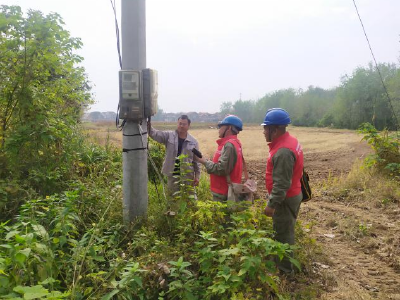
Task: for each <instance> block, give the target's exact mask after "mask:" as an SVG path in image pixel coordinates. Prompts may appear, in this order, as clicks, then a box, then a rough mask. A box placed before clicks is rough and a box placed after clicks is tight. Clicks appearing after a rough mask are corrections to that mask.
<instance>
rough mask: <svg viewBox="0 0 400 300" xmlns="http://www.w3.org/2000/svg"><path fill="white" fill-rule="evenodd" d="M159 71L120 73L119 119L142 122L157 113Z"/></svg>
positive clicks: (124, 71) (125, 71) (145, 70)
mask: <svg viewBox="0 0 400 300" xmlns="http://www.w3.org/2000/svg"><path fill="white" fill-rule="evenodd" d="M157 98H158V79H157V71H155V70H152V69H144V70H141V71H135V70H121V71H119V106H120V110H119V118H120V119H124V120H133V121H141V120H143V119H144V118H147V117H151V116H153V115H155V114H156V113H157Z"/></svg>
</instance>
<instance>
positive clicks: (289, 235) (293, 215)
mask: <svg viewBox="0 0 400 300" xmlns="http://www.w3.org/2000/svg"><path fill="white" fill-rule="evenodd" d="M302 198H303V195H302V194H301V193H300V194H299V195H297V196H294V197H290V198H286V199H285V201H283V203H282V204H280V205H277V206H276V207H275V213H274V215H273V217H272V220H273V226H274V231H275V240H277V241H278V242H281V243H287V244H289V245H294V227H295V225H296V219H297V216H298V214H299V209H300V204H301V200H302ZM292 256H293V255H292ZM278 268H279V269H280V270H281V271H282V272H285V273H292V272H293V271H294V270H293V265H292V263H291V262H290V261H289V259H288V258H284V259H283V260H282V261H279V262H278Z"/></svg>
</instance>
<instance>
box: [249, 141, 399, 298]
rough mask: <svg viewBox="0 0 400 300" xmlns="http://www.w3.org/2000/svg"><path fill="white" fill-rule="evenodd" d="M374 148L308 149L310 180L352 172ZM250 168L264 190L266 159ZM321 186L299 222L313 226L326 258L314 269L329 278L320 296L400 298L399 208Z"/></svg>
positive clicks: (314, 234)
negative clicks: (349, 198)
mask: <svg viewBox="0 0 400 300" xmlns="http://www.w3.org/2000/svg"><path fill="white" fill-rule="evenodd" d="M369 152H370V149H369V146H368V145H366V144H365V143H349V144H348V146H347V147H346V148H342V149H338V150H334V151H326V152H315V153H307V151H305V153H306V154H305V166H306V169H307V170H308V171H309V173H310V178H311V181H312V182H314V183H315V182H321V181H322V180H324V179H327V178H328V177H329V176H333V177H336V176H340V175H341V174H343V175H345V174H347V173H348V172H349V171H350V168H351V167H352V164H353V163H354V161H355V160H356V159H362V158H364V157H365V155H366V154H368V153H369ZM249 169H250V173H251V174H252V175H253V176H254V177H256V178H257V180H258V182H259V188H261V190H262V193H265V190H263V180H264V179H263V178H264V171H265V162H254V161H250V162H249ZM320 189H321V190H320V191H319V193H318V194H321V196H317V197H315V198H314V199H313V200H312V201H311V202H309V203H306V204H303V205H302V208H301V212H300V220H301V221H302V222H303V223H308V224H313V225H312V227H311V229H310V234H311V236H312V237H313V238H314V239H316V241H317V242H318V243H319V244H320V245H321V247H322V249H323V252H324V253H325V255H326V256H327V260H326V261H324V262H314V268H315V269H314V271H315V272H316V273H317V274H319V275H320V277H321V281H325V282H328V284H327V288H326V290H325V291H323V292H322V297H321V298H322V299H343V300H351V299H354V300H356V299H360V300H361V299H399V300H400V260H399V258H400V220H399V214H400V208H399V209H398V210H396V209H394V211H393V210H392V211H385V210H383V209H381V208H377V207H373V206H368V203H364V202H363V203H358V204H357V203H345V202H343V201H341V200H340V199H336V198H335V197H334V196H332V195H329V193H327V192H325V191H323V190H322V188H320ZM322 277H323V278H322Z"/></svg>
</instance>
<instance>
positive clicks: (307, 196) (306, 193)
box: [300, 169, 312, 202]
mask: <svg viewBox="0 0 400 300" xmlns="http://www.w3.org/2000/svg"><path fill="white" fill-rule="evenodd" d="M309 181H310V177H309V176H308V173H307V172H306V171H305V170H304V169H303V176H301V178H300V183H301V192H302V193H303V200H301V201H302V202H307V201H309V200H311V198H312V191H311V187H310V183H309Z"/></svg>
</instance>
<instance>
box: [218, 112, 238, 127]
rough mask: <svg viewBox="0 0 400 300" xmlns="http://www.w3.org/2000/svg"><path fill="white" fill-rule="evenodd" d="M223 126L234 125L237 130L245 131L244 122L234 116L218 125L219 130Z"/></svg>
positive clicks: (226, 118)
mask: <svg viewBox="0 0 400 300" xmlns="http://www.w3.org/2000/svg"><path fill="white" fill-rule="evenodd" d="M223 125H233V126H235V127H236V129H237V130H239V131H242V130H243V122H242V120H240V119H239V117H236V116H234V115H230V116H226V117H225V118H224V119H223V120H222V121H221V122H219V123H218V128H220V127H221V126H223Z"/></svg>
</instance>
